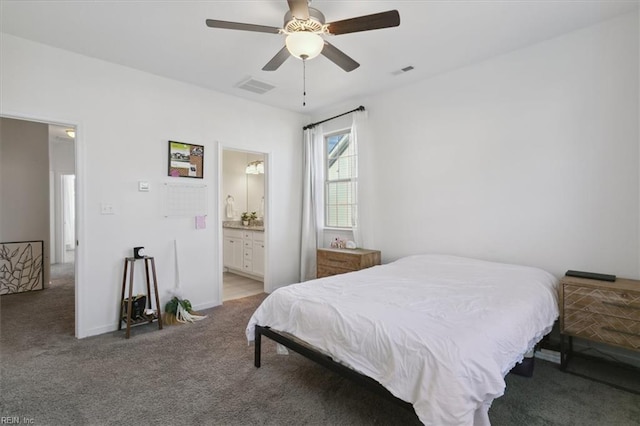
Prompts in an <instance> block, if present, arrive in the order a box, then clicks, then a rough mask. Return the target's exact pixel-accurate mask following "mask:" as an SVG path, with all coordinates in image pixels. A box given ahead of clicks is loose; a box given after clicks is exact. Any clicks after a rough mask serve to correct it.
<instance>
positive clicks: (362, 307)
mask: <svg viewBox="0 0 640 426" xmlns="http://www.w3.org/2000/svg"><path fill="white" fill-rule="evenodd" d="M557 285H558V281H557V279H556V278H555V277H554V276H553V275H551V274H550V273H548V272H546V271H543V270H541V269H537V268H532V267H527V266H519V265H511V264H502V263H495V262H488V261H482V260H476V259H468V258H462V257H454V256H445V255H416V256H408V257H405V258H402V259H399V260H397V261H395V262H392V263H389V264H385V265H380V266H375V267H372V268H368V269H364V270H361V271H357V272H351V273H347V274H342V275H336V276H332V277H327V278H321V279H317V280H312V281H307V282H304V283H300V284H294V285H290V286H287V287H282V288H280V289H278V290H276V291H274V292H273V293H272V294H270V295H269V296H268V297H267V298H266V299H265V300H264V301H263V302H262V304H261V305H260V306H259V307H258V308H257V310H256V311H255V312H254V314H253V315H252V317H251V319H250V320H249V323H248V325H247V329H246V335H247V338H248V340H249V341H254V339H255V340H256V366H259V363H260V362H259V356H260V353H259V352H260V348H259V344H258V343H259V337H260V335H262V334H265V335H267V336H268V337H271V338H274V337H275V338H274V340H276V341H278V342H279V343H283V344H285V345H286V346H289V347H290V348H293V349H294V350H297V349H300V347H302V349H303V350H305V351H306V350H310V351H311V352H313V353H314V354H315V355H316V357H317V358H318V359H327V360H330V361H331V362H334V364H335V365H337V366H338V367H342V368H344V369H345V370H349V371H353V372H354V374H355V375H358V376H361V377H364V378H365V380H366V379H367V378H370V379H371V381H372V382H373V383H376V382H377V383H379V384H380V385H381V387H383V388H384V389H386V390H387V391H388V392H389V393H390V394H392V395H393V396H394V397H396V398H398V399H399V400H401V401H406V402H407V403H410V404H411V405H412V406H413V409H414V410H415V412H416V414H417V416H418V418H419V419H420V420H421V421H422V422H423V423H424V424H427V425H441V424H447V425H455V424H460V425H470V424H474V425H487V424H489V423H490V422H489V416H488V411H489V407H490V406H491V402H492V401H493V400H494V399H495V398H498V397H500V396H501V395H503V393H504V390H505V382H504V376H505V375H506V374H507V373H508V372H509V371H510V370H511V369H512V368H513V367H514V366H515V365H516V364H518V363H519V362H521V361H522V360H523V357H524V355H525V354H526V353H527V352H530V351H531V350H532V349H533V347H534V345H535V344H536V343H537V342H538V341H539V340H540V339H541V338H542V337H543V336H545V335H546V334H548V333H549V331H550V330H551V327H552V326H553V323H554V321H555V320H556V319H557V317H558V303H557ZM256 331H257V333H258V334H257V335H256ZM256 337H258V339H256ZM292 344H294V346H295V345H298V346H299V347H294V346H292ZM296 348H297V349H296Z"/></svg>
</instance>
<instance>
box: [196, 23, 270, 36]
mask: <svg viewBox="0 0 640 426" xmlns="http://www.w3.org/2000/svg"><path fill="white" fill-rule="evenodd" d="M206 22H207V27H211V28H223V29H225V30H241V31H255V32H258V33H271V34H278V33H280V28H276V27H269V26H266V25H255V24H243V23H242V22H229V21H219V20H217V19H207V21H206Z"/></svg>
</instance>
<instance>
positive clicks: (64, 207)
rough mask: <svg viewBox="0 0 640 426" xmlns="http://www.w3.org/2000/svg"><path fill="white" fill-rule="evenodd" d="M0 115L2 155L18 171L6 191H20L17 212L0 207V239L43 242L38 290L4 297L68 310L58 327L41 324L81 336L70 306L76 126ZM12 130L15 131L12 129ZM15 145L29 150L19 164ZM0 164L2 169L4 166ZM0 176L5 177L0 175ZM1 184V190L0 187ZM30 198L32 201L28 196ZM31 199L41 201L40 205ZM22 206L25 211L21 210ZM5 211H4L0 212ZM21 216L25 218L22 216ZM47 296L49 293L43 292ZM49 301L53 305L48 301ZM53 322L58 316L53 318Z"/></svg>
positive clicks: (75, 286)
mask: <svg viewBox="0 0 640 426" xmlns="http://www.w3.org/2000/svg"><path fill="white" fill-rule="evenodd" d="M0 120H1V121H2V123H3V131H2V138H1V139H2V143H1V144H0V150H2V154H3V155H2V158H10V159H11V161H12V162H11V163H10V165H11V167H12V168H11V169H10V170H12V173H16V171H18V172H17V173H18V174H17V175H12V176H11V178H12V179H10V181H11V182H12V183H11V185H13V186H14V187H13V188H12V191H14V192H17V193H19V194H20V201H21V203H20V205H21V206H22V209H21V210H20V211H16V210H13V211H12V212H11V211H3V215H2V222H1V223H0V235H1V237H0V239H1V240H3V241H10V240H16V241H20V240H33V239H38V240H43V242H44V252H43V256H42V258H43V262H42V263H43V269H44V290H43V291H42V292H39V294H38V296H35V295H34V294H33V293H31V294H30V293H29V292H28V293H21V294H15V295H11V296H8V297H10V298H11V303H12V304H13V305H16V304H18V305H19V304H20V303H28V301H29V300H30V299H32V298H33V297H38V298H39V300H42V303H43V304H44V305H43V306H42V308H43V309H44V310H52V309H54V310H55V309H58V308H60V309H62V310H63V311H64V312H66V313H68V315H67V317H66V318H62V316H61V317H60V321H61V322H60V324H59V325H60V326H59V327H58V325H56V324H53V323H51V324H49V323H47V325H48V329H50V330H55V331H57V332H60V333H63V334H68V335H73V336H76V337H81V336H79V332H78V330H79V328H78V323H79V321H78V318H77V309H76V307H77V298H78V296H77V289H78V280H77V279H76V271H77V264H78V262H77V261H76V259H77V257H76V233H77V224H76V206H77V204H78V201H77V191H76V184H77V182H76V151H77V146H76V141H75V134H76V127H75V126H74V125H64V124H60V123H49V122H47V121H46V120H38V119H32V118H25V117H7V116H2V117H0ZM12 129H14V130H15V129H19V130H21V131H20V132H18V133H16V132H15V131H13V130H12ZM16 150H18V151H27V152H29V155H30V158H29V159H28V160H26V161H25V162H24V163H20V162H21V161H24V160H22V159H21V158H22V157H20V156H15V155H13V154H12V153H14V152H17V151H16ZM5 154H6V156H5ZM35 158H37V159H38V166H37V167H34V163H33V161H35ZM7 161H8V160H7ZM16 162H18V164H16ZM4 165H6V164H3V166H4ZM2 169H3V172H6V170H5V168H4V167H3V168H2ZM36 169H38V170H43V171H44V174H39V173H38V174H36V173H35V172H34V171H35V170H36ZM23 170H24V171H25V173H27V177H26V178H25V177H22V175H20V173H22V171H23ZM4 177H7V176H4ZM3 181H8V180H7V179H3ZM3 185H4V184H3ZM2 189H3V193H4V189H6V188H5V186H3V188H2ZM25 194H27V195H25ZM32 199H33V201H30V200H32ZM10 200H11V198H10V197H9V198H7V203H6V205H10V204H12V203H11V201H10ZM38 200H43V201H38ZM34 203H42V205H40V204H34ZM47 207H48V208H47ZM25 211H26V212H30V214H29V215H25V214H24V212H25ZM34 211H37V212H38V214H39V216H37V218H35V217H32V216H33V214H34V213H32V212H34ZM7 212H9V213H10V214H4V213H7ZM40 212H41V213H40ZM23 216H28V218H26V219H25V217H23ZM54 288H55V289H56V290H55V291H54ZM49 295H51V296H55V297H48V296H49ZM61 295H62V296H61ZM7 303H8V301H7ZM52 303H55V304H56V306H49V305H50V304H52ZM4 304H5V303H4V302H3V305H4ZM69 317H71V318H69ZM33 318H39V317H37V316H34V317H33ZM39 321H40V319H39ZM56 321H58V319H57V317H56Z"/></svg>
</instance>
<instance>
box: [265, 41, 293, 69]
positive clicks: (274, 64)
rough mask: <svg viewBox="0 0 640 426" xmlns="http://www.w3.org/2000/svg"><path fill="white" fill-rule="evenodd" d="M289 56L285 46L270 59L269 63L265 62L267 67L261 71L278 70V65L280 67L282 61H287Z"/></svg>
mask: <svg viewBox="0 0 640 426" xmlns="http://www.w3.org/2000/svg"><path fill="white" fill-rule="evenodd" d="M289 56H291V54H290V53H289V51H288V50H287V46H285V47H283V48H282V49H280V51H279V52H278V53H276V56H274V57H273V58H271V60H270V61H269V62H267V65H265V66H264V67H262V71H275V70H277V69H278V68H280V65H282V64H283V63H284V61H286V60H287V58H288V57H289Z"/></svg>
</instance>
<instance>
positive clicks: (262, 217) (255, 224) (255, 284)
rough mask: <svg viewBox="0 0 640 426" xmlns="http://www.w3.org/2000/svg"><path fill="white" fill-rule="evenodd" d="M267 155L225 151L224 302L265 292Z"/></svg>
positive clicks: (226, 149) (223, 203)
mask: <svg viewBox="0 0 640 426" xmlns="http://www.w3.org/2000/svg"><path fill="white" fill-rule="evenodd" d="M266 158H267V154H265V153H258V152H250V151H241V150H236V149H230V148H224V149H222V150H221V167H220V170H221V175H220V182H221V183H220V197H221V200H220V203H221V206H222V220H221V227H222V241H223V242H222V251H221V253H222V262H221V263H222V266H223V268H222V271H223V272H222V280H221V282H222V292H221V298H222V301H223V302H225V301H228V300H233V299H238V298H242V297H247V296H252V295H255V294H259V293H262V292H264V288H265V286H264V281H265V270H266V268H265V264H266V259H267V250H266V247H267V245H266V236H267V234H268V227H267V216H268V215H267V213H266V208H265V206H266V205H267V204H266V202H265V201H266V196H267V194H266V182H267V174H268V170H267V167H266Z"/></svg>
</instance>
